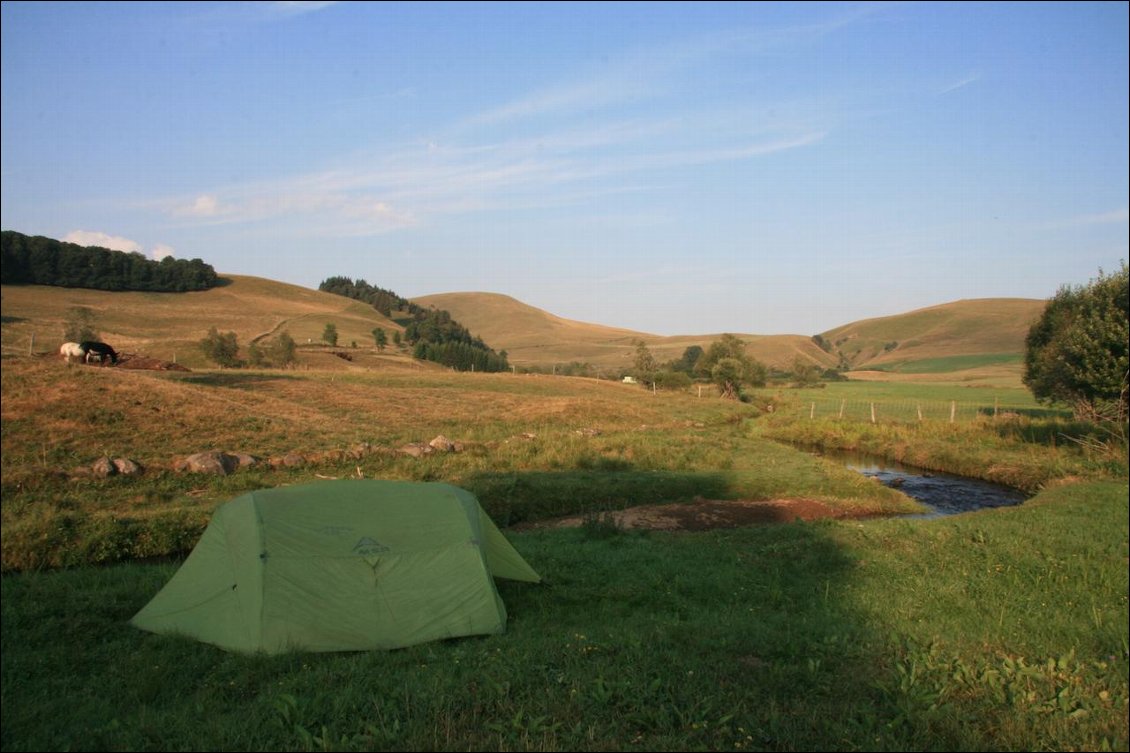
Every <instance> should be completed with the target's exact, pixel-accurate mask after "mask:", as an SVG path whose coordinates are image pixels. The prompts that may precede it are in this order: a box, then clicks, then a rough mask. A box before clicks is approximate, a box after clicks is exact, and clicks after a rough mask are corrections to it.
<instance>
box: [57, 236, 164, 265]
mask: <svg viewBox="0 0 1130 753" xmlns="http://www.w3.org/2000/svg"><path fill="white" fill-rule="evenodd" d="M63 240H64V241H66V242H67V243H74V244H77V245H79V246H98V247H99V248H108V249H110V250H111V251H125V252H126V253H143V252H144V248H143V247H142V245H141V244H140V243H138V242H137V241H135V240H132V239H130V238H125V237H123V236H121V235H110V234H109V233H103V232H101V231H98V230H72V231H71V232H69V233H67V234H66V235H65V236H64V237H63ZM149 253H150V255H151V256H152V257H153V258H154V259H157V260H161V259H164V258H165V257H166V256H175V255H176V249H174V248H173V247H172V246H169V245H166V244H164V243H158V244H157V245H156V246H154V247H153V248H152V249H150V252H149Z"/></svg>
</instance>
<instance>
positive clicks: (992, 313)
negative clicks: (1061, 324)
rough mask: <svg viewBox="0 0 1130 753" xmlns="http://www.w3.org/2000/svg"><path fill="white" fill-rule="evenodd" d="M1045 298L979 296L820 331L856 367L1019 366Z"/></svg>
mask: <svg viewBox="0 0 1130 753" xmlns="http://www.w3.org/2000/svg"><path fill="white" fill-rule="evenodd" d="M1045 303H1046V302H1045V301H1041V300H1034V299H1030V298H981V299H975V300H962V301H954V302H952V303H945V304H942V305H939V306H930V307H929V308H923V309H918V310H916V311H911V312H908V313H905V314H898V315H895V316H884V317H878V318H875V319H865V320H862V321H858V322H853V323H851V324H845V325H843V326H842V327H837V328H835V329H831V330H828V331H827V332H824V333H822V334H821V337H823V338H824V340H825V342H826V343H828V345H829V346H831V348H832V349H833V351H834V352H837V353H838V354H842V355H843V356H844V357H845V358H846V359H847V361H848V362H849V363H850V364H851V365H852V366H853V367H854V368H856V369H871V370H875V369H881V370H883V371H887V372H898V373H905V374H918V373H927V372H929V373H946V372H955V371H960V370H965V369H973V368H982V367H987V366H1001V365H1006V366H1009V367H1011V368H1014V369H1019V368H1020V363H1021V360H1022V358H1023V353H1024V339H1025V337H1026V336H1027V334H1028V329H1029V327H1031V325H1032V323H1033V322H1034V321H1035V320H1036V319H1037V318H1038V317H1039V316H1040V313H1041V312H1042V311H1043V309H1044V305H1045Z"/></svg>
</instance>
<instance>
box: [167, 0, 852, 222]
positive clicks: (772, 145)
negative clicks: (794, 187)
mask: <svg viewBox="0 0 1130 753" xmlns="http://www.w3.org/2000/svg"><path fill="white" fill-rule="evenodd" d="M870 12H872V11H871V10H865V12H861V13H851V14H847V15H845V16H844V17H843V18H837V19H834V20H832V21H829V22H827V23H823V24H813V25H807V26H797V27H788V28H770V29H762V28H753V27H751V28H742V29H730V30H725V31H723V32H718V33H714V34H706V35H700V36H696V37H692V38H690V39H686V40H683V41H681V42H676V43H671V44H666V45H663V46H661V47H653V48H650V49H635V50H629V51H627V52H625V53H624V54H622V55H620V56H619V57H614V58H613V59H612V61H611V62H607V63H602V64H599V65H593V66H589V67H586V68H584V69H582V70H580V71H577V72H576V73H575V74H574V76H573V78H572V79H565V80H561V81H558V82H557V83H554V84H551V85H548V86H545V87H542V88H540V89H535V90H532V91H530V92H528V93H527V94H525V95H523V96H519V97H517V98H514V99H512V100H510V101H508V102H503V103H502V104H499V105H497V106H493V107H487V108H484V109H481V110H479V111H477V112H473V113H470V114H468V115H466V116H464V117H462V118H456V119H454V121H453V122H451V123H450V124H448V125H447V127H441V128H439V129H437V130H436V131H434V132H433V133H432V134H430V136H429V137H428V138H420V139H418V140H414V141H408V142H401V143H399V144H391V145H389V144H382V145H380V146H376V147H373V148H371V149H368V150H364V151H362V152H359V153H355V154H352V155H349V157H348V158H346V159H343V160H341V162H340V164H339V165H338V166H336V167H333V168H332V169H327V170H320V171H314V172H309V173H304V174H296V175H292V176H289V177H285V178H282V179H279V180H272V181H258V182H249V183H243V184H236V185H229V186H222V187H207V188H206V189H205V190H203V191H201V192H199V193H197V194H196V195H189V196H180V197H168V198H166V199H163V200H160V201H159V202H157V206H159V208H160V209H161V211H163V212H164V213H166V214H167V215H170V216H172V217H175V218H177V219H178V220H179V221H181V222H184V223H188V224H211V225H215V224H233V223H255V222H264V221H271V224H272V226H273V227H277V228H279V230H280V231H283V229H282V227H281V226H282V225H284V224H287V225H289V226H290V227H291V228H293V227H294V226H295V225H298V224H301V226H302V229H303V230H308V229H309V228H313V227H317V228H318V231H319V232H321V233H328V234H334V233H338V234H342V235H361V234H366V233H368V234H380V233H387V232H391V231H396V230H402V229H406V228H412V227H417V226H420V225H424V224H426V223H428V222H429V221H430V220H431V219H434V218H437V217H440V216H444V215H451V214H460V213H468V212H478V211H491V210H499V209H507V210H532V209H537V208H548V207H561V206H566V205H582V204H585V203H590V204H593V206H594V208H595V206H596V203H597V202H598V201H599V198H600V197H604V196H609V195H612V194H617V193H620V194H623V193H629V192H646V191H656V190H661V189H659V188H656V186H658V185H659V184H660V183H666V182H667V181H669V180H670V178H669V176H668V177H666V178H664V179H663V180H662V181H660V180H656V179H655V177H653V176H651V175H649V173H653V172H657V171H663V170H670V169H672V168H684V169H693V168H695V167H697V166H705V165H711V164H715V163H723V162H742V161H747V160H754V159H758V158H760V157H764V156H767V155H771V154H776V153H781V152H786V151H790V150H797V149H802V148H805V147H809V146H812V145H814V144H817V143H819V142H820V141H822V140H823V139H824V138H825V136H826V134H827V132H828V130H829V125H828V124H827V123H826V122H824V121H825V120H826V116H825V115H823V114H822V109H821V107H820V103H818V102H816V103H799V104H798V103H797V102H791V101H775V102H768V101H767V102H756V103H752V104H750V103H745V104H734V103H732V102H724V101H723V100H721V99H719V98H717V97H713V98H712V97H706V98H699V97H697V96H693V95H695V94H697V92H695V91H694V90H693V88H694V86H695V85H694V84H691V83H690V80H689V78H688V77H687V76H684V75H683V74H684V73H687V72H689V71H690V70H691V69H692V68H696V67H698V66H702V65H723V64H724V65H729V64H732V63H733V62H734V60H742V61H746V62H748V61H749V60H750V56H751V55H752V56H756V55H759V54H763V53H766V52H774V53H776V52H777V51H778V50H779V49H780V48H782V47H785V48H791V47H796V46H798V45H804V44H808V43H811V42H814V41H817V40H819V39H820V38H821V37H822V36H824V35H826V34H829V33H831V32H833V31H835V30H837V29H839V28H842V27H843V26H845V25H847V24H850V23H852V22H854V21H855V20H856V19H857V18H859V17H860V16H861V15H867V14H868V13H870ZM735 56H736V57H735ZM743 64H744V63H743ZM688 95H692V96H688ZM641 103H642V104H645V105H646V107H645V108H644V112H646V115H643V114H640V113H641V111H640V109H639V107H638V106H639V105H640V104H641ZM674 190H678V189H674ZM299 220H301V223H299V222H298V221H299Z"/></svg>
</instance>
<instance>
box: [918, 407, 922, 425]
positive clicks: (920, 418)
mask: <svg viewBox="0 0 1130 753" xmlns="http://www.w3.org/2000/svg"><path fill="white" fill-rule="evenodd" d="M918 420H919V421H921V420H922V403H918Z"/></svg>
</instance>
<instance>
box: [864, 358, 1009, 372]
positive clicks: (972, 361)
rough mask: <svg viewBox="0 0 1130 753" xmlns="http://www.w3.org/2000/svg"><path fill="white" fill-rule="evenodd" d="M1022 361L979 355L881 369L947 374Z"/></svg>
mask: <svg viewBox="0 0 1130 753" xmlns="http://www.w3.org/2000/svg"><path fill="white" fill-rule="evenodd" d="M1022 359H1023V356H1022V355H1021V354H1020V353H979V354H977V355H971V356H942V357H938V358H921V359H915V360H913V361H892V362H891V363H885V364H883V367H882V368H883V370H885V371H897V372H901V373H903V374H947V373H950V372H954V371H963V370H965V369H975V368H978V367H981V366H995V365H998V364H1004V363H1010V364H1011V363H1020V362H1021V360H1022Z"/></svg>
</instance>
